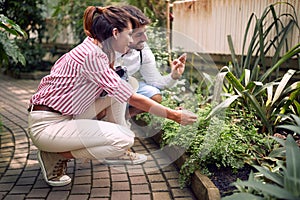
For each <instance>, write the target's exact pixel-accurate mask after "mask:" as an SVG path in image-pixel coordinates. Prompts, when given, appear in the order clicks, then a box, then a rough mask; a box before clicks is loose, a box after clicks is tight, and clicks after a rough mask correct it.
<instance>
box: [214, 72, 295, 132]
mask: <svg viewBox="0 0 300 200" xmlns="http://www.w3.org/2000/svg"><path fill="white" fill-rule="evenodd" d="M295 72H296V71H295V70H288V72H287V73H286V74H285V75H284V76H283V77H282V78H281V79H279V82H277V81H272V82H269V83H265V84H263V83H262V81H260V79H258V80H257V81H250V82H248V80H249V77H250V76H251V75H252V74H251V72H250V70H247V69H245V71H244V74H243V78H244V79H245V80H246V81H245V82H244V83H245V85H242V83H243V81H242V80H241V79H238V78H237V77H236V76H234V75H233V73H231V71H230V69H229V68H228V67H224V68H222V69H221V74H222V73H225V77H226V79H227V80H228V82H229V83H230V84H231V85H230V86H229V87H232V89H233V90H232V92H233V93H234V94H235V95H238V96H239V98H228V99H226V100H225V101H224V102H223V103H222V104H220V105H219V106H216V107H215V108H214V109H213V110H212V112H211V113H210V115H209V117H211V116H213V115H215V114H216V113H218V112H219V110H220V109H224V107H226V106H228V105H230V104H232V103H234V102H235V101H240V102H241V103H243V104H244V105H245V106H247V105H248V106H250V105H251V107H252V109H254V110H255V111H256V113H257V116H258V117H259V119H260V120H262V123H263V128H262V132H265V131H266V130H267V131H268V132H269V133H270V134H272V133H273V129H274V125H276V123H278V121H279V119H280V115H282V114H285V113H286V112H288V110H287V109H286V108H287V105H292V104H297V105H298V102H297V101H296V99H295V98H296V96H295V95H291V94H294V93H296V94H298V93H299V90H300V82H295V83H293V84H292V85H288V81H289V80H290V78H291V77H292V76H293V75H294V74H295ZM266 73H268V72H266ZM262 78H263V77H262ZM244 79H243V80H244ZM218 81H223V80H221V79H219V80H218ZM274 90H275V92H274Z"/></svg>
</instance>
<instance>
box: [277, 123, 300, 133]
mask: <svg viewBox="0 0 300 200" xmlns="http://www.w3.org/2000/svg"><path fill="white" fill-rule="evenodd" d="M277 127H278V128H284V129H287V130H290V131H293V132H294V133H297V134H300V126H296V125H279V126H277Z"/></svg>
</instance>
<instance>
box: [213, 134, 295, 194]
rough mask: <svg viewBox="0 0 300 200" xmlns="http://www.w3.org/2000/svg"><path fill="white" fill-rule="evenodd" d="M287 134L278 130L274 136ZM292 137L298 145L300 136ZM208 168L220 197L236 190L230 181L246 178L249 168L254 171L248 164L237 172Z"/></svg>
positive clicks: (281, 136) (228, 169)
mask: <svg viewBox="0 0 300 200" xmlns="http://www.w3.org/2000/svg"><path fill="white" fill-rule="evenodd" d="M288 134H289V133H287V132H285V131H280V132H279V133H275V134H274V136H275V137H278V138H281V139H286V137H287V135H288ZM294 139H295V141H296V143H297V144H298V146H299V147H300V136H299V135H294ZM208 169H209V171H210V172H211V173H212V175H211V176H209V178H210V180H211V181H212V182H213V183H214V184H215V186H216V187H217V188H218V189H219V191H220V194H221V197H224V196H228V195H231V194H232V192H233V191H234V190H236V187H234V186H232V185H231V183H233V182H235V181H236V180H237V179H240V180H248V177H249V174H250V172H251V170H252V171H253V172H255V171H256V170H255V169H254V168H253V167H251V166H249V165H246V166H245V167H243V168H241V169H239V170H237V172H233V170H232V169H230V168H225V167H223V168H217V167H216V166H210V167H209V168H208Z"/></svg>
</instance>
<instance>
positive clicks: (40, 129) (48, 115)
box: [28, 97, 135, 160]
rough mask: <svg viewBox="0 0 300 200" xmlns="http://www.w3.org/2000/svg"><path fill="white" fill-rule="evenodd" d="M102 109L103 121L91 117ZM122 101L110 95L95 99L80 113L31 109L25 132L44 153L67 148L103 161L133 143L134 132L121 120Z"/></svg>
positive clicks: (82, 155) (123, 118)
mask: <svg viewBox="0 0 300 200" xmlns="http://www.w3.org/2000/svg"><path fill="white" fill-rule="evenodd" d="M104 109H106V121H99V120H96V119H94V118H95V116H96V115H97V114H98V113H99V112H101V111H102V110H104ZM125 110H126V103H119V102H117V101H116V100H115V99H113V98H110V97H101V98H98V99H97V100H96V101H95V102H94V104H93V105H92V106H91V107H90V108H89V109H88V110H87V111H86V112H85V113H83V114H81V115H80V116H76V117H71V116H63V115H60V114H58V113H54V112H48V111H31V112H29V115H28V132H29V135H30V137H31V139H32V141H33V144H34V145H35V146H36V147H37V148H38V149H40V150H43V151H48V152H67V151H70V152H71V154H72V155H73V156H74V157H75V158H86V159H97V160H103V159H104V158H107V157H116V156H119V155H122V154H123V153H124V152H125V151H126V150H127V149H129V148H130V147H131V146H132V145H133V143H134V137H135V134H134V133H133V132H132V131H131V130H130V128H129V126H127V124H126V121H125Z"/></svg>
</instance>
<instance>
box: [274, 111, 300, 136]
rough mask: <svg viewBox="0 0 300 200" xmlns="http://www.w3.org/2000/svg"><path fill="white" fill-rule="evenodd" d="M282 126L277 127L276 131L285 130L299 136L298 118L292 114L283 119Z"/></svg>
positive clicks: (299, 125)
mask: <svg viewBox="0 0 300 200" xmlns="http://www.w3.org/2000/svg"><path fill="white" fill-rule="evenodd" d="M285 123H286V124H284V125H279V126H277V128H278V129H286V130H289V131H291V132H292V133H295V134H298V135H300V117H299V116H297V115H294V114H290V116H287V117H286V119H285Z"/></svg>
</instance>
